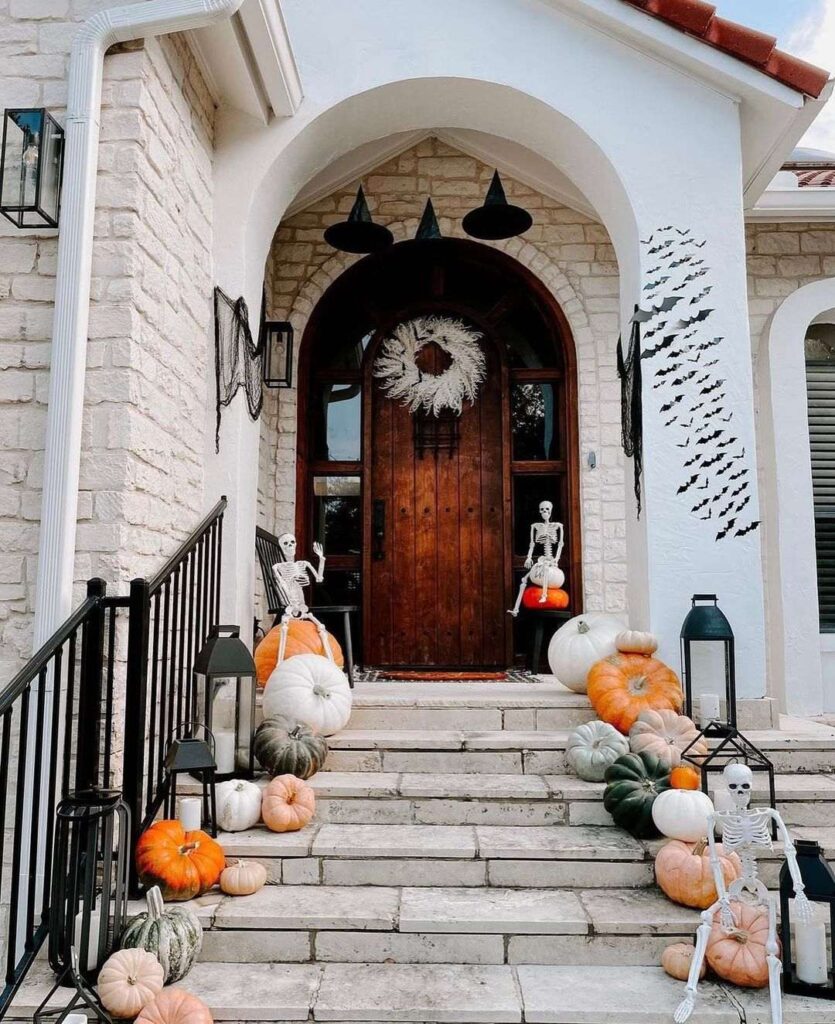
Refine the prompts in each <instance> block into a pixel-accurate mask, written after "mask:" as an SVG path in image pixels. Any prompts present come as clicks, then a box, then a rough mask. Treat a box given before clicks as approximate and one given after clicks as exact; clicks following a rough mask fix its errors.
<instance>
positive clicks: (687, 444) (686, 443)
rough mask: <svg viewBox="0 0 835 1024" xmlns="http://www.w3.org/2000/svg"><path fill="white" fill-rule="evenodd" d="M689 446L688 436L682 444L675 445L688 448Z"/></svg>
mask: <svg viewBox="0 0 835 1024" xmlns="http://www.w3.org/2000/svg"><path fill="white" fill-rule="evenodd" d="M689 447H690V438H689V437H688V438H687V440H686V441H685V442H684V444H677V445H676V448H689Z"/></svg>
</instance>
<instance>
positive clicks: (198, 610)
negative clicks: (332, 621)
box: [122, 498, 226, 838]
mask: <svg viewBox="0 0 835 1024" xmlns="http://www.w3.org/2000/svg"><path fill="white" fill-rule="evenodd" d="M225 509H226V498H221V499H220V501H219V502H218V503H217V505H215V507H214V508H213V509H212V511H211V512H210V513H209V514H208V515H207V516H206V518H205V519H204V520H203V522H202V523H201V524H200V525H199V526H198V527H197V529H196V530H195V531H194V533H193V534H192V535H191V536H190V537H189V539H188V540H187V541H186V542H185V543H184V544H183V545H182V547H181V548H180V549H179V551H177V553H176V554H175V555H174V556H173V557H172V558H170V559H169V560H168V561H167V562H166V563H165V565H164V566H163V567H162V569H161V570H160V571H159V572H158V573H157V574H156V576H154V577H153V579H151V580H142V579H139V580H134V581H133V582H132V583H131V587H130V598H129V607H130V632H129V634H128V667H127V677H126V696H125V723H126V726H127V728H126V730H125V754H124V768H123V784H122V788H123V796H124V799H125V802H126V803H127V805H128V807H130V810H131V825H132V828H133V833H134V838H136V837H138V835H139V833H140V831H141V830H142V828H143V827H144V825H145V824H146V818H147V816H148V814H149V813H150V812H151V808H152V807H153V805H154V800H155V798H156V795H157V792H158V790H159V787H160V786H161V785H162V782H163V778H164V773H163V765H164V761H165V752H166V748H167V746H168V742H169V740H171V739H172V738H173V737H174V736H176V735H177V734H178V732H180V731H182V730H183V729H184V727H186V726H187V725H188V723H189V722H191V721H192V719H193V717H194V709H193V707H192V691H193V687H192V668H193V666H194V659H195V657H196V656H197V653H198V651H199V650H200V648H201V647H202V646H203V644H204V643H205V642H206V639H207V637H208V635H209V630H210V629H211V628H212V626H213V625H216V624H217V623H218V621H219V614H220V563H221V546H222V543H223V513H224V511H225Z"/></svg>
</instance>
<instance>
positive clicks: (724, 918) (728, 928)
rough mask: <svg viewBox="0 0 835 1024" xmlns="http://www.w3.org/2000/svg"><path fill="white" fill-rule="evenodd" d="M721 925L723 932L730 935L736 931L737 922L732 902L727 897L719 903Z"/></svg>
mask: <svg viewBox="0 0 835 1024" xmlns="http://www.w3.org/2000/svg"><path fill="white" fill-rule="evenodd" d="M719 923H720V924H721V925H722V930H723V931H725V932H728V934H730V933H731V932H733V931H736V921H735V919H734V915H733V911H732V910H731V902H730V900H729V899H728V898H727V897H725V898H724V899H721V900H720V901H719Z"/></svg>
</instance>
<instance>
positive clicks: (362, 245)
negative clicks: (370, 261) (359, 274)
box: [325, 185, 394, 253]
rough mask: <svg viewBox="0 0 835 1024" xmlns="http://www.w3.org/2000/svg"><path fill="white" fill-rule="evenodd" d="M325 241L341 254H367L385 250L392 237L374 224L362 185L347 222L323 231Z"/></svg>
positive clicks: (381, 227)
mask: <svg viewBox="0 0 835 1024" xmlns="http://www.w3.org/2000/svg"><path fill="white" fill-rule="evenodd" d="M325 241H326V242H327V243H328V244H329V245H332V246H333V247H334V249H339V250H340V251H341V252H354V253H368V252H380V251H381V250H382V249H387V248H388V247H389V246H390V245H391V244H392V242H393V241H394V235H393V234H392V233H391V232H390V231H389V229H388V228H386V227H383V225H382V224H375V223H374V221H373V220H372V219H371V214H370V213H369V212H368V203H367V202H366V201H365V193H364V192H363V191H362V185H360V187H359V188H358V189H357V198H356V199H355V200H354V205H353V206H352V207H351V212H350V213H349V214H348V219H347V220H342V221H340V222H339V223H338V224H331V226H330V227H329V228H327V230H326V231H325Z"/></svg>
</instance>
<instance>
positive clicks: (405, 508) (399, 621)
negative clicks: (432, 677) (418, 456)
mask: <svg viewBox="0 0 835 1024" xmlns="http://www.w3.org/2000/svg"><path fill="white" fill-rule="evenodd" d="M384 401H385V402H386V404H387V405H388V406H390V408H391V410H392V423H393V429H394V444H393V452H394V463H393V466H392V492H391V505H392V512H391V536H392V552H391V563H392V580H391V608H392V650H391V657H390V660H389V661H388V662H387V663H386V664H389V665H411V664H414V658H415V653H416V619H415V613H416V609H415V602H414V591H415V582H416V574H415V459H414V451H415V449H414V441H413V438H412V417H411V414H410V412H409V410H408V409H407V408H406V407H405V406H403V405H401V404H400V403H399V402H392V401H391V400H390V399H384Z"/></svg>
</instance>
